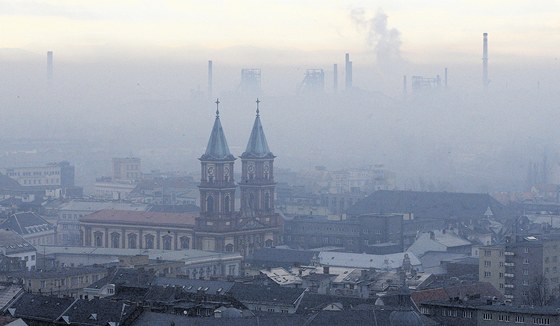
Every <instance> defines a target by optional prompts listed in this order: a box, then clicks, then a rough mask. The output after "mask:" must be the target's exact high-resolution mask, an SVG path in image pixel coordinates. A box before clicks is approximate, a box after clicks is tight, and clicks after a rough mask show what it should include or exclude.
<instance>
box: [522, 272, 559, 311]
mask: <svg viewBox="0 0 560 326" xmlns="http://www.w3.org/2000/svg"><path fill="white" fill-rule="evenodd" d="M552 295H553V293H552V290H551V289H550V287H549V281H548V279H547V278H546V277H544V275H539V276H536V277H535V278H534V279H533V282H532V283H531V287H530V289H529V294H528V295H527V296H526V297H525V301H526V302H525V303H526V304H530V305H534V306H545V305H547V304H548V303H549V302H550V301H551V300H552V299H553V296H552Z"/></svg>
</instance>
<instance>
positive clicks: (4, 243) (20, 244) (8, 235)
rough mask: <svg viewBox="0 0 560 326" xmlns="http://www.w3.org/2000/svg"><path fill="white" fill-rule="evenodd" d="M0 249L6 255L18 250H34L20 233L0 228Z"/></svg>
mask: <svg viewBox="0 0 560 326" xmlns="http://www.w3.org/2000/svg"><path fill="white" fill-rule="evenodd" d="M0 249H1V251H3V252H5V253H6V255H11V254H15V253H19V252H29V251H36V249H35V247H33V246H32V245H31V244H30V243H29V242H27V241H25V239H24V238H22V237H21V235H19V234H17V233H16V232H15V231H12V230H6V229H3V228H2V229H0Z"/></svg>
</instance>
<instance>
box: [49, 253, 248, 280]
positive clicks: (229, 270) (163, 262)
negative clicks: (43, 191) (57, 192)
mask: <svg viewBox="0 0 560 326" xmlns="http://www.w3.org/2000/svg"><path fill="white" fill-rule="evenodd" d="M40 252H41V253H44V254H45V256H46V257H47V258H49V259H52V260H54V261H55V265H58V266H91V265H94V264H98V265H114V264H115V263H119V264H121V265H122V266H134V267H138V268H142V267H143V268H144V269H146V270H153V271H154V272H156V273H158V274H159V275H178V276H188V277H190V278H210V277H227V276H232V277H237V276H240V273H241V267H242V263H241V262H242V258H243V257H242V256H241V255H240V254H239V253H218V252H209V251H202V250H195V249H189V250H185V249H181V250H161V249H159V250H158V249H143V250H140V249H123V248H103V247H64V246H61V247H56V246H43V247H41V248H40ZM142 256H148V260H149V261H148V262H147V263H146V261H145V260H144V258H145V257H142ZM133 258H136V259H134V261H132V260H131V259H133ZM138 260H142V262H139V261H138ZM135 261H136V262H135ZM177 263H180V264H177ZM170 268H173V270H169V269H170Z"/></svg>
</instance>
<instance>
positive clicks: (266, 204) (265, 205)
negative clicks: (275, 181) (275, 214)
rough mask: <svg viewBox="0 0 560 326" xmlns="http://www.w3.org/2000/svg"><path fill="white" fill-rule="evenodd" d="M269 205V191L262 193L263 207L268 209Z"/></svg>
mask: <svg viewBox="0 0 560 326" xmlns="http://www.w3.org/2000/svg"><path fill="white" fill-rule="evenodd" d="M270 207H271V205H270V193H269V192H267V193H265V194H264V209H265V210H267V211H268V210H269V209H270Z"/></svg>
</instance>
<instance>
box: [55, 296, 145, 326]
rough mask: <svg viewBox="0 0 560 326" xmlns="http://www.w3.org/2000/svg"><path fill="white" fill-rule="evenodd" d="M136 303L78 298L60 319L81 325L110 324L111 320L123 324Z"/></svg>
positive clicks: (134, 308)
mask: <svg viewBox="0 0 560 326" xmlns="http://www.w3.org/2000/svg"><path fill="white" fill-rule="evenodd" d="M136 309H139V308H138V307H136V306H135V305H128V304H125V303H122V302H114V301H110V300H104V299H93V300H90V301H88V300H78V301H76V302H75V303H74V304H73V305H72V307H70V309H68V310H67V311H65V312H64V313H63V314H62V315H61V316H60V318H59V320H58V321H69V322H70V323H73V324H74V323H75V324H79V325H103V326H105V325H108V323H109V322H115V323H117V324H122V321H123V320H126V319H127V318H128V317H129V316H131V315H132V314H133V312H134V311H135V310H136Z"/></svg>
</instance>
